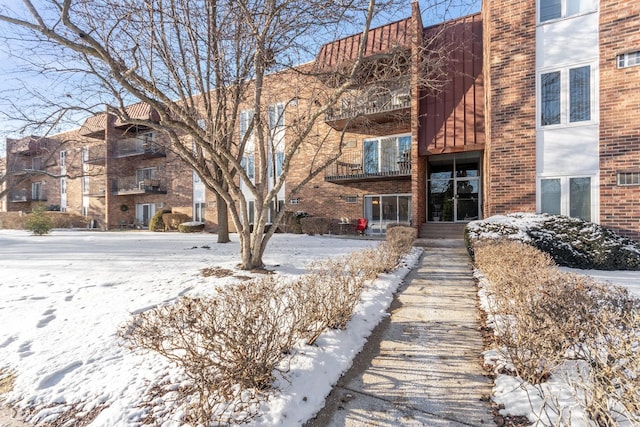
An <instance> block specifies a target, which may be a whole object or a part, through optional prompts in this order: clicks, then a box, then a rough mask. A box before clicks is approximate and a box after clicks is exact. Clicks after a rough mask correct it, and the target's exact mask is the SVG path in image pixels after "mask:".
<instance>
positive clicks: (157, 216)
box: [149, 209, 171, 231]
mask: <svg viewBox="0 0 640 427" xmlns="http://www.w3.org/2000/svg"><path fill="white" fill-rule="evenodd" d="M169 213H171V209H160V210H157V211H156V213H154V214H153V216H152V217H151V219H150V220H149V231H165V230H166V225H165V223H164V215H165V214H169Z"/></svg>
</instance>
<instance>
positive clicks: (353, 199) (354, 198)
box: [344, 196, 358, 203]
mask: <svg viewBox="0 0 640 427" xmlns="http://www.w3.org/2000/svg"><path fill="white" fill-rule="evenodd" d="M344 201H345V202H347V203H358V196H345V198H344Z"/></svg>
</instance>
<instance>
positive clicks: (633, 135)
mask: <svg viewBox="0 0 640 427" xmlns="http://www.w3.org/2000/svg"><path fill="white" fill-rule="evenodd" d="M639 28H640V2H638V1H636V0H624V1H619V2H600V222H601V224H602V225H604V226H607V227H611V228H613V229H615V230H616V231H618V232H619V233H621V234H623V235H626V236H628V237H632V238H635V239H639V240H640V186H626V187H621V186H618V185H617V173H618V172H624V171H636V172H640V66H634V67H629V68H622V69H618V67H617V55H618V54H620V53H625V52H630V51H638V50H640V30H638V29H639Z"/></svg>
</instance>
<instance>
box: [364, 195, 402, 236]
mask: <svg viewBox="0 0 640 427" xmlns="http://www.w3.org/2000/svg"><path fill="white" fill-rule="evenodd" d="M364 217H365V218H366V219H367V222H368V227H367V234H385V233H386V232H387V225H389V224H395V223H406V224H409V223H411V195H410V194H383V195H377V196H364Z"/></svg>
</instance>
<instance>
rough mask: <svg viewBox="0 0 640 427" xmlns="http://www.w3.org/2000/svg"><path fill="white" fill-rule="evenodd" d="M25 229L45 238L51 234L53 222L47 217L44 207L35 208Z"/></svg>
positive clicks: (28, 218)
mask: <svg viewBox="0 0 640 427" xmlns="http://www.w3.org/2000/svg"><path fill="white" fill-rule="evenodd" d="M25 228H26V229H27V230H29V231H31V232H32V233H33V234H35V235H38V236H43V235H45V234H49V232H51V229H52V228H53V221H52V220H51V218H49V217H48V216H47V214H46V213H45V208H44V207H43V206H37V207H34V208H33V212H31V214H30V215H29V216H28V217H27V220H26V221H25Z"/></svg>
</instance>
